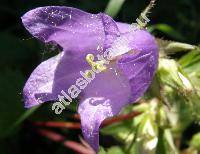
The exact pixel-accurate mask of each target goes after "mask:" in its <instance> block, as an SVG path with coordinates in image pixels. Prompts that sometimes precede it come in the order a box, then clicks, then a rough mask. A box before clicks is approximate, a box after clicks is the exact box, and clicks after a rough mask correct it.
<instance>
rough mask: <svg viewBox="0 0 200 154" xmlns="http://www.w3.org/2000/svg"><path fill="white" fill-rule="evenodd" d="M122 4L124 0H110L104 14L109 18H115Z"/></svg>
mask: <svg viewBox="0 0 200 154" xmlns="http://www.w3.org/2000/svg"><path fill="white" fill-rule="evenodd" d="M124 2H125V0H110V1H109V3H108V5H107V7H106V9H105V13H106V14H108V15H110V16H111V17H115V16H116V15H117V13H118V12H119V11H120V9H121V7H122V5H123V3H124Z"/></svg>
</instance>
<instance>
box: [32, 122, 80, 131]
mask: <svg viewBox="0 0 200 154" xmlns="http://www.w3.org/2000/svg"><path fill="white" fill-rule="evenodd" d="M34 124H35V125H37V126H46V127H56V128H59V127H61V128H68V129H70V128H71V129H80V128H81V126H80V123H79V122H53V121H50V122H35V123H34Z"/></svg>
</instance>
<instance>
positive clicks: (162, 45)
mask: <svg viewBox="0 0 200 154" xmlns="http://www.w3.org/2000/svg"><path fill="white" fill-rule="evenodd" d="M156 41H157V43H158V46H159V51H161V52H164V53H165V54H174V53H177V52H182V51H190V50H194V49H196V48H197V47H196V46H194V45H190V44H186V43H181V42H174V41H167V40H162V39H159V38H157V39H156Z"/></svg>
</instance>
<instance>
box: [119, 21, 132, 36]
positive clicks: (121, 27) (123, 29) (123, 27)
mask: <svg viewBox="0 0 200 154" xmlns="http://www.w3.org/2000/svg"><path fill="white" fill-rule="evenodd" d="M117 27H118V29H119V31H120V33H127V32H129V31H130V29H131V25H130V24H126V23H122V22H117Z"/></svg>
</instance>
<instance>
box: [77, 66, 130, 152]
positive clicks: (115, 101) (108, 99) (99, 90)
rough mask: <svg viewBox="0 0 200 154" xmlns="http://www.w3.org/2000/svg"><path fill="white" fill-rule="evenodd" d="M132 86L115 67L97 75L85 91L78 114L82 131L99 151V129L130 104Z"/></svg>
mask: <svg viewBox="0 0 200 154" xmlns="http://www.w3.org/2000/svg"><path fill="white" fill-rule="evenodd" d="M130 92H131V91H130V85H129V82H128V80H127V79H126V78H125V77H123V75H120V72H118V70H117V68H116V67H115V66H111V67H110V68H108V70H107V71H106V72H101V73H100V74H96V76H95V79H94V80H93V81H92V82H91V83H90V84H89V85H88V86H87V87H86V89H84V91H83V93H84V96H83V98H82V99H81V102H80V105H79V108H78V112H79V114H80V116H81V125H82V131H83V135H84V137H85V139H86V140H87V141H88V143H89V144H90V145H91V146H92V147H93V148H94V149H95V151H98V146H99V127H100V125H101V123H102V121H103V120H104V119H106V118H108V117H112V116H114V115H116V114H118V113H119V112H120V110H121V109H122V107H124V106H125V105H127V104H128V103H129V102H130V100H129V99H130V96H131V93H130Z"/></svg>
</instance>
